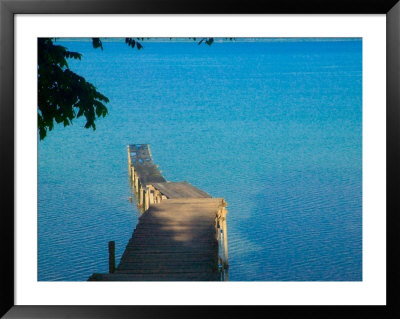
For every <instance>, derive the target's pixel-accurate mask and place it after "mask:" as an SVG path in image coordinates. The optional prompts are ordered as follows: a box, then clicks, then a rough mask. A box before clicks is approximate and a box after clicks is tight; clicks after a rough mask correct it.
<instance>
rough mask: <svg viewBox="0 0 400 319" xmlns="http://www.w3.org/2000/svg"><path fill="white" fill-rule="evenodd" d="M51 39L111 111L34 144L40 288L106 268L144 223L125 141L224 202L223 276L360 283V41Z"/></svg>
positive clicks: (168, 174) (170, 175)
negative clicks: (145, 147)
mask: <svg viewBox="0 0 400 319" xmlns="http://www.w3.org/2000/svg"><path fill="white" fill-rule="evenodd" d="M57 43H58V44H62V45H64V46H67V47H68V48H69V49H70V50H72V51H78V52H81V53H83V58H82V61H70V67H71V69H72V70H73V71H75V72H77V73H79V74H81V75H83V76H85V78H86V79H87V80H88V81H90V82H92V83H93V84H95V85H96V87H97V88H98V90H99V91H100V92H102V93H103V94H105V95H106V96H107V97H109V99H110V103H109V104H108V109H109V115H108V116H107V117H106V118H104V119H100V120H98V121H97V130H96V131H92V130H87V129H84V128H83V125H84V123H83V122H82V121H80V120H76V121H74V125H73V126H71V127H67V128H63V127H62V126H57V127H56V128H55V130H54V131H52V132H50V133H49V134H48V136H47V137H46V139H45V140H44V141H41V142H39V145H38V147H39V185H38V188H39V199H38V200H39V203H38V206H39V207H38V235H39V241H38V279H39V280H43V281H53V280H62V281H83V280H87V278H88V277H89V276H90V275H91V274H92V273H93V272H107V271H108V252H107V243H108V241H110V240H115V241H116V255H117V262H118V261H119V258H120V257H121V254H122V252H123V250H124V248H125V245H126V244H127V242H128V239H129V237H130V236H131V234H132V231H133V229H134V227H135V225H136V223H137V219H138V216H139V212H138V210H137V209H136V206H135V203H130V202H129V196H131V188H130V185H129V179H128V169H127V165H128V164H127V154H126V145H127V144H129V143H149V144H150V145H151V149H152V154H153V158H154V161H155V162H156V163H157V164H159V166H160V169H161V170H162V171H163V175H164V176H165V178H166V179H167V180H171V181H181V180H186V181H188V182H190V183H192V184H193V185H195V186H197V187H199V188H201V189H202V190H204V191H206V192H208V193H209V194H211V195H212V196H214V197H224V198H225V199H226V201H227V202H228V236H229V238H228V239H229V263H230V269H229V279H230V280H232V281H332V280H340V281H357V280H361V279H362V271H361V270H362V241H361V237H362V206H361V201H362V187H361V186H362V144H361V142H362V42H361V40H360V39H352V40H348V39H347V40H346V41H343V40H334V39H332V40H329V41H327V40H326V39H325V40H324V41H319V40H315V39H308V40H305V39H297V40H293V39H292V40H282V39H281V40H279V41H271V40H265V39H264V40H263V41H260V40H258V41H255V42H246V43H242V42H240V41H236V42H225V43H218V42H217V41H216V42H215V43H214V44H213V45H212V46H207V45H204V46H203V45H200V46H199V45H197V44H196V43H194V42H190V43H179V42H176V41H169V42H166V43H148V42H143V45H144V49H143V50H140V51H137V50H136V49H135V50H133V49H131V48H129V47H128V46H127V45H126V44H125V43H123V41H116V42H104V43H103V46H104V51H101V50H94V49H93V48H92V46H91V42H85V41H77V40H74V41H66V40H64V41H58V42H57Z"/></svg>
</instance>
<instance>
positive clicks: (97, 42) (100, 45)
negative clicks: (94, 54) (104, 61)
mask: <svg viewBox="0 0 400 319" xmlns="http://www.w3.org/2000/svg"><path fill="white" fill-rule="evenodd" d="M92 44H93V48H95V49H97V48H101V50H102V51H103V43H101V40H100V38H92Z"/></svg>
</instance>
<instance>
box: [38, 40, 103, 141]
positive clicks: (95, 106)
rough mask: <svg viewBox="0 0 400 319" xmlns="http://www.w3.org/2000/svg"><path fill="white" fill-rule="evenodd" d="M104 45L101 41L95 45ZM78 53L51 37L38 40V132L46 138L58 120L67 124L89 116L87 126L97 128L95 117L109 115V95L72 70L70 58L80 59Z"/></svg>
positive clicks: (41, 137) (41, 136)
mask: <svg viewBox="0 0 400 319" xmlns="http://www.w3.org/2000/svg"><path fill="white" fill-rule="evenodd" d="M95 43H96V45H97V47H101V48H102V44H101V41H100V40H98V41H93V46H94V47H95ZM81 56H82V55H81V54H80V53H78V52H71V51H68V50H67V49H66V48H65V47H63V46H60V45H55V44H54V43H53V40H52V39H49V38H39V39H38V131H39V135H40V139H41V140H42V139H44V138H45V137H46V135H47V131H51V130H52V129H53V127H54V121H55V122H56V123H63V124H64V126H68V125H70V124H71V123H72V120H73V119H74V118H75V117H81V116H82V115H83V116H85V118H86V124H85V127H86V128H90V127H92V128H93V130H95V129H96V125H95V123H94V122H95V119H96V118H97V117H100V116H102V117H105V116H106V115H107V112H108V110H107V107H106V106H105V105H104V104H103V103H108V102H109V100H108V98H107V97H106V96H104V95H103V94H101V93H100V92H98V91H97V89H96V87H95V86H94V85H93V84H91V83H90V82H87V81H86V80H85V78H83V77H82V76H80V75H78V74H76V73H74V72H72V71H71V70H70V69H69V67H68V63H67V59H71V58H72V59H79V60H80V59H81Z"/></svg>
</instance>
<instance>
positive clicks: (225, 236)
mask: <svg viewBox="0 0 400 319" xmlns="http://www.w3.org/2000/svg"><path fill="white" fill-rule="evenodd" d="M222 230H223V233H224V267H225V269H228V267H229V263H228V229H227V227H226V217H225V216H224V221H223V223H222Z"/></svg>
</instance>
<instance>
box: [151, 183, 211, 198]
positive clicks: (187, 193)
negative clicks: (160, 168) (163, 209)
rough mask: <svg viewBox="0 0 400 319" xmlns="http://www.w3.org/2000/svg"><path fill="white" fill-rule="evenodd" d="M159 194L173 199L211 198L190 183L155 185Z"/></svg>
mask: <svg viewBox="0 0 400 319" xmlns="http://www.w3.org/2000/svg"><path fill="white" fill-rule="evenodd" d="M152 186H153V187H155V188H156V189H157V190H158V191H159V192H161V193H162V194H163V195H165V196H167V198H168V199H171V198H197V197H198V198H211V196H210V195H209V194H207V193H206V192H204V191H202V190H201V189H198V188H197V187H194V186H193V185H191V184H189V183H188V182H186V181H185V182H166V183H153V184H152Z"/></svg>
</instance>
